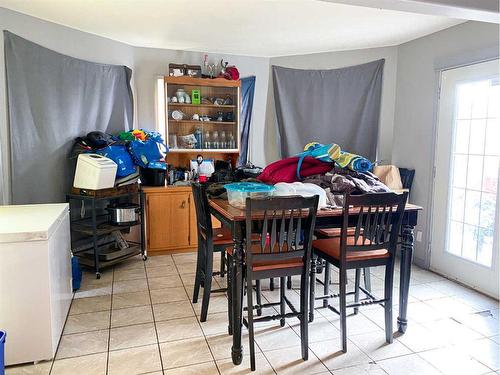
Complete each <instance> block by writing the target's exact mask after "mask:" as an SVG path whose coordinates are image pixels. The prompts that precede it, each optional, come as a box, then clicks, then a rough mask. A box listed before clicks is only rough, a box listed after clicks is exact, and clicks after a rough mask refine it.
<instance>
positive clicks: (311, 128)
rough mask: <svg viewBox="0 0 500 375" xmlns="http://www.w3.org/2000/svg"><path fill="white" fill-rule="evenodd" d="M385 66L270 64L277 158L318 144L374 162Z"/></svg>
mask: <svg viewBox="0 0 500 375" xmlns="http://www.w3.org/2000/svg"><path fill="white" fill-rule="evenodd" d="M384 62H385V60H383V59H382V60H377V61H373V62H369V63H366V64H362V65H356V66H350V67H346V68H341V69H331V70H302V69H291V68H284V67H280V66H273V85H274V98H275V103H276V116H277V120H278V132H279V135H280V138H281V157H289V156H293V155H295V154H297V153H298V152H300V151H302V149H303V147H304V146H305V144H307V143H308V142H312V141H317V142H320V143H337V144H338V145H339V146H341V147H342V149H343V150H345V151H349V152H352V153H356V154H359V155H362V156H365V157H367V158H369V159H372V160H374V159H375V157H376V151H377V139H378V128H379V117H380V98H381V92H382V73H383V69H384Z"/></svg>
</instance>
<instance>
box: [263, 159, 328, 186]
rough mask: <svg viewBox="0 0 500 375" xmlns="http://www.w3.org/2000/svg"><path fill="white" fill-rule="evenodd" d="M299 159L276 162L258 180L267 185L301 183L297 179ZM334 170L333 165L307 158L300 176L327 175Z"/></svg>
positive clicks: (265, 169)
mask: <svg viewBox="0 0 500 375" xmlns="http://www.w3.org/2000/svg"><path fill="white" fill-rule="evenodd" d="M299 159H300V158H299V157H297V156H294V157H291V158H287V159H282V160H278V161H275V162H274V163H271V164H269V165H268V166H267V167H266V168H264V170H263V171H262V173H261V174H260V175H259V177H257V178H258V179H259V180H260V181H262V182H265V183H267V184H277V183H278V182H295V181H300V180H299V179H298V178H297V164H298V162H299ZM332 168H333V163H325V162H323V161H320V160H318V159H315V158H313V157H311V156H306V157H305V158H304V161H303V162H302V166H301V168H300V176H301V177H302V178H304V177H307V176H312V175H315V174H325V173H326V172H329V171H331V170H332Z"/></svg>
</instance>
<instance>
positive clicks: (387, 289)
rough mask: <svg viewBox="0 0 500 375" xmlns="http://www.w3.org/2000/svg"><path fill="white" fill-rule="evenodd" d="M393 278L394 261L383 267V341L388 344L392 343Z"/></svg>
mask: <svg viewBox="0 0 500 375" xmlns="http://www.w3.org/2000/svg"><path fill="white" fill-rule="evenodd" d="M393 277H394V260H391V261H390V262H389V264H388V265H387V266H386V267H385V280H384V284H385V285H384V299H385V300H386V301H385V302H384V311H385V341H386V342H387V343H389V344H391V343H392V341H393V333H392V290H393V285H392V284H393Z"/></svg>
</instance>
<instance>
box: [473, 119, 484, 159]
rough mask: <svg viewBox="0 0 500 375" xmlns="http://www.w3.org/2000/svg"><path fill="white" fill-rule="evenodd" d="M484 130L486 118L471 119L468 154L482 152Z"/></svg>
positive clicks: (479, 153)
mask: <svg viewBox="0 0 500 375" xmlns="http://www.w3.org/2000/svg"><path fill="white" fill-rule="evenodd" d="M485 131H486V120H472V121H471V122H470V142H469V154H476V155H482V154H483V152H484V135H485Z"/></svg>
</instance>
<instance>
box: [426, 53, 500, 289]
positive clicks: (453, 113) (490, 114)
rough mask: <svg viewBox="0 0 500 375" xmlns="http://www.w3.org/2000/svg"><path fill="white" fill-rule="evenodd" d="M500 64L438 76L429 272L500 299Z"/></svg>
mask: <svg viewBox="0 0 500 375" xmlns="http://www.w3.org/2000/svg"><path fill="white" fill-rule="evenodd" d="M499 160H500V82H499V61H498V60H494V61H489V62H484V63H478V64H474V65H469V66H466V67H461V68H455V69H450V70H445V71H443V72H442V74H441V91H440V101H439V116H438V127H437V139H436V149H435V178H434V200H433V220H432V223H433V224H432V230H433V232H432V236H431V237H432V240H431V269H433V270H435V271H436V272H438V273H441V274H444V275H446V276H448V277H451V278H454V279H456V280H458V281H460V282H462V283H464V284H467V285H470V286H472V287H474V288H476V289H478V290H480V291H482V292H484V293H486V294H489V295H491V296H493V297H495V298H498V290H499V266H498V263H499V261H498V258H499V256H498V248H499V215H500V213H499V212H500V209H499V202H500V197H499V183H498V180H499V164H500V163H499Z"/></svg>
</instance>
